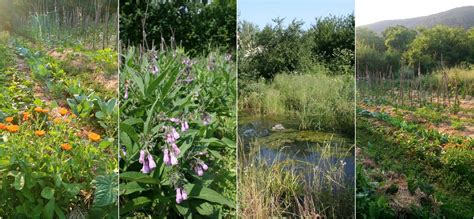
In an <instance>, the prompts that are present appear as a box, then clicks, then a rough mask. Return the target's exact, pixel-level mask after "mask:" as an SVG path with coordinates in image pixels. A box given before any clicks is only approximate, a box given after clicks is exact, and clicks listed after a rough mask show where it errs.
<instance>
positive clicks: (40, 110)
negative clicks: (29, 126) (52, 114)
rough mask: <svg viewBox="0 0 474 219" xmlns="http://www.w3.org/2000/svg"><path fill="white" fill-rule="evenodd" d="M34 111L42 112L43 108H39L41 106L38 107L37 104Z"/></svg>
mask: <svg viewBox="0 0 474 219" xmlns="http://www.w3.org/2000/svg"><path fill="white" fill-rule="evenodd" d="M35 112H37V113H41V112H43V108H41V107H39V106H38V107H35Z"/></svg>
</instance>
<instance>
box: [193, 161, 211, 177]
mask: <svg viewBox="0 0 474 219" xmlns="http://www.w3.org/2000/svg"><path fill="white" fill-rule="evenodd" d="M207 169H209V167H208V166H207V165H206V164H205V163H204V162H202V161H201V162H199V163H197V164H196V165H195V166H194V172H195V173H196V174H197V175H198V176H202V175H204V171H206V170H207Z"/></svg>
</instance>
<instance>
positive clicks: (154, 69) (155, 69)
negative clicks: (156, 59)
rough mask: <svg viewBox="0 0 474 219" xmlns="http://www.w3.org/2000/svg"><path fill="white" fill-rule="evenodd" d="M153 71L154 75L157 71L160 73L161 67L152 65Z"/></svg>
mask: <svg viewBox="0 0 474 219" xmlns="http://www.w3.org/2000/svg"><path fill="white" fill-rule="evenodd" d="M151 73H152V74H154V75H156V74H157V73H160V69H159V68H158V66H156V65H153V66H152V67H151Z"/></svg>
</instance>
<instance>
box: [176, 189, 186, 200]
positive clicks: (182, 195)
mask: <svg viewBox="0 0 474 219" xmlns="http://www.w3.org/2000/svg"><path fill="white" fill-rule="evenodd" d="M186 199H188V194H187V193H186V191H185V190H184V189H183V188H176V203H178V204H179V203H181V202H182V201H184V200H186Z"/></svg>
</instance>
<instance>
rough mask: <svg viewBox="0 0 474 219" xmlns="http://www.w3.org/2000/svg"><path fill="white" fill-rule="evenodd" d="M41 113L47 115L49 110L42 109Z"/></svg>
mask: <svg viewBox="0 0 474 219" xmlns="http://www.w3.org/2000/svg"><path fill="white" fill-rule="evenodd" d="M41 112H42V113H49V109H43V110H41Z"/></svg>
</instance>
